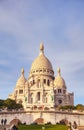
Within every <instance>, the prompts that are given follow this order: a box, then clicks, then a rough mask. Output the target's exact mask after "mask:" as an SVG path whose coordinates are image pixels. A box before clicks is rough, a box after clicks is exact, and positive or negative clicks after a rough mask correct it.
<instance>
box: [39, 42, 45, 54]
mask: <svg viewBox="0 0 84 130" xmlns="http://www.w3.org/2000/svg"><path fill="white" fill-rule="evenodd" d="M43 54H44V45H43V43H42V42H41V43H40V55H43Z"/></svg>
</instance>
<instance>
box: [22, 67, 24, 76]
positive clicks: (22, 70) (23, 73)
mask: <svg viewBox="0 0 84 130" xmlns="http://www.w3.org/2000/svg"><path fill="white" fill-rule="evenodd" d="M21 74H22V76H24V68H22V69H21Z"/></svg>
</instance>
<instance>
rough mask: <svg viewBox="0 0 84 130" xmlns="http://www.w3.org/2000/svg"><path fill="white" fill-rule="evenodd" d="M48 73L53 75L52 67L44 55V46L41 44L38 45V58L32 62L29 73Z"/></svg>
mask: <svg viewBox="0 0 84 130" xmlns="http://www.w3.org/2000/svg"><path fill="white" fill-rule="evenodd" d="M45 70H46V71H50V73H53V74H54V72H53V67H52V64H51V62H50V61H49V60H48V58H47V57H46V56H45V55H44V46H43V44H42V43H41V44H40V54H39V56H38V57H37V58H36V59H35V60H34V61H33V63H32V66H31V70H30V73H31V74H35V73H36V72H43V71H45Z"/></svg>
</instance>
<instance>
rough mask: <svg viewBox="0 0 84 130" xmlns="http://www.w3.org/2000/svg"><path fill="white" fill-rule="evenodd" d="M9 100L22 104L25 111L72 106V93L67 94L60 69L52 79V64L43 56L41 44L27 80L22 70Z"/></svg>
mask: <svg viewBox="0 0 84 130" xmlns="http://www.w3.org/2000/svg"><path fill="white" fill-rule="evenodd" d="M9 98H11V99H15V100H16V101H17V102H18V103H22V104H23V106H24V109H25V110H27V109H31V108H32V109H34V108H36V107H40V108H43V109H44V108H46V107H47V108H52V107H56V106H59V105H63V106H64V105H74V93H68V91H67V86H66V83H65V81H64V79H63V77H62V76H61V71H60V68H58V69H57V76H56V77H54V70H53V67H52V64H51V62H50V61H49V59H48V58H47V57H46V56H45V54H44V46H43V44H42V43H41V44H40V54H39V56H38V57H37V58H36V59H35V60H34V61H33V63H32V65H31V69H30V73H29V76H28V80H27V79H26V78H25V76H24V69H22V70H21V76H20V78H19V79H18V81H17V83H16V86H15V89H14V92H13V93H12V94H10V95H9Z"/></svg>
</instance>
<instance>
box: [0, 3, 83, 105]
mask: <svg viewBox="0 0 84 130" xmlns="http://www.w3.org/2000/svg"><path fill="white" fill-rule="evenodd" d="M41 41H42V42H43V43H44V46H45V55H46V56H47V57H48V58H49V60H50V61H51V63H52V66H53V69H54V71H55V76H56V74H57V67H60V68H61V75H62V76H63V78H64V79H65V81H66V85H67V88H68V91H69V92H74V97H75V104H78V103H82V104H84V0H0V99H6V98H7V97H8V95H9V94H10V93H11V92H13V90H14V87H15V85H16V82H17V80H18V78H19V77H20V73H21V68H22V67H24V69H25V77H26V78H28V74H29V70H30V67H31V64H32V62H33V60H34V59H35V58H36V57H37V56H38V54H39V45H40V42H41Z"/></svg>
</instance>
